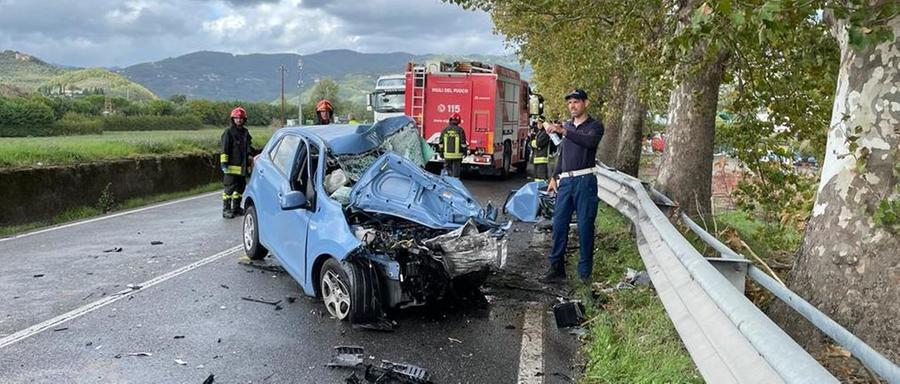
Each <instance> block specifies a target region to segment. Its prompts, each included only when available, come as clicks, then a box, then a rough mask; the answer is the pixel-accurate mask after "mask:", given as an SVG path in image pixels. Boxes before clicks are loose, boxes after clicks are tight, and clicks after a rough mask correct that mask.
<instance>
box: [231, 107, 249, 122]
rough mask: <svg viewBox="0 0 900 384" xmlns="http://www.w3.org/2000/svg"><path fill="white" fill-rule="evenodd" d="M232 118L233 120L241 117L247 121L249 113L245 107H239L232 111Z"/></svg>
mask: <svg viewBox="0 0 900 384" xmlns="http://www.w3.org/2000/svg"><path fill="white" fill-rule="evenodd" d="M231 117H232V118H234V117H240V118H242V119H246V118H247V111H246V110H245V109H244V107H237V108H235V109H232V110H231Z"/></svg>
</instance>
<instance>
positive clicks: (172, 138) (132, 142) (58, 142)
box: [0, 127, 274, 169]
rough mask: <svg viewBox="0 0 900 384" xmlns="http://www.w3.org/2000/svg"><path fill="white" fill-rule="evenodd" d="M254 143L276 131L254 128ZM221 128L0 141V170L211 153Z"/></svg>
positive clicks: (259, 144)
mask: <svg viewBox="0 0 900 384" xmlns="http://www.w3.org/2000/svg"><path fill="white" fill-rule="evenodd" d="M250 132H251V134H252V135H253V143H254V146H255V147H257V148H261V147H262V146H263V145H265V143H266V141H267V140H269V137H270V136H271V135H272V132H274V130H273V128H269V127H251V128H250ZM221 135H222V129H220V128H216V129H202V130H198V131H141V132H106V133H103V134H102V135H84V136H57V137H21V138H0V169H3V168H25V167H40V166H48V165H71V164H78V163H83V162H90V161H103V160H116V159H126V158H139V157H146V156H157V155H181V154H200V153H211V152H214V151H216V149H217V148H218V147H219V138H220V137H221Z"/></svg>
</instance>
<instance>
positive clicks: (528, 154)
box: [516, 144, 531, 177]
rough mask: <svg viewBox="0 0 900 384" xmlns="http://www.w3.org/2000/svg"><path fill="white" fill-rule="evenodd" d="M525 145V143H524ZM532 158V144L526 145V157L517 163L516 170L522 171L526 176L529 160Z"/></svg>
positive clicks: (523, 175)
mask: <svg viewBox="0 0 900 384" xmlns="http://www.w3.org/2000/svg"><path fill="white" fill-rule="evenodd" d="M523 145H525V144H523ZM529 159H531V146H530V145H525V158H523V159H520V160H521V161H519V162H518V163H516V172H518V173H520V174H521V176H522V177H525V176H526V173H527V171H528V160H529Z"/></svg>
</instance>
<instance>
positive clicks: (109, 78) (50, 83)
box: [43, 68, 157, 100]
mask: <svg viewBox="0 0 900 384" xmlns="http://www.w3.org/2000/svg"><path fill="white" fill-rule="evenodd" d="M43 85H44V86H47V87H49V88H50V89H53V90H54V91H55V90H56V89H58V88H59V87H62V88H64V89H69V90H72V89H82V90H83V89H96V88H101V89H103V94H104V95H108V96H120V97H124V98H128V99H130V100H152V99H156V98H157V97H156V95H154V94H153V92H150V90H149V89H147V88H146V87H144V86H143V85H140V84H137V83H135V82H133V81H131V80H128V79H126V78H125V77H123V76H122V75H119V74H117V73H113V72H110V71H108V70H106V69H103V68H88V69H76V70H71V71H66V72H63V73H62V74H60V75H57V76H54V77H52V78H50V79H48V80H47V81H46V82H44V84H43Z"/></svg>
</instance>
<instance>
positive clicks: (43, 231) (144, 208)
mask: <svg viewBox="0 0 900 384" xmlns="http://www.w3.org/2000/svg"><path fill="white" fill-rule="evenodd" d="M221 193H222V192H210V193H204V194H202V195H197V196H191V197H186V198H183V199H178V200H172V201H168V202H165V203H160V204H156V205H150V206H147V207H143V208H137V209H132V210H128V211H123V212H119V213H114V214H112V215H106V216H100V217H95V218H93V219H87V220H82V221H76V222H74V223H69V224H63V225H58V226H55V227H50V228H44V229H41V230H37V231H34V232H27V233H22V234H18V235H15V236H10V237H4V238H2V239H0V243H2V242H4V241H9V240H15V239H21V238H23V237H28V236H34V235H39V234H41V233H47V232H51V231H56V230H59V229H63V228H69V227H74V226H76V225H81V224H88V223H94V222H97V221H101V220H106V219H112V218H114V217H119V216H125V215H131V214H134V213H138V212H143V211H149V210H151V209H156V208H162V207H165V206H169V205H172V204H178V203H183V202H185V201H191V200H196V199H202V198H204V197H209V196H212V195H217V194H221Z"/></svg>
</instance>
